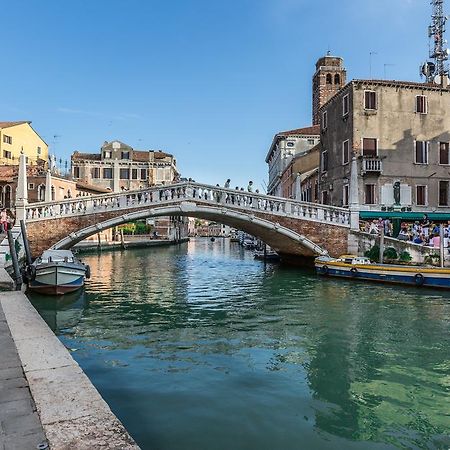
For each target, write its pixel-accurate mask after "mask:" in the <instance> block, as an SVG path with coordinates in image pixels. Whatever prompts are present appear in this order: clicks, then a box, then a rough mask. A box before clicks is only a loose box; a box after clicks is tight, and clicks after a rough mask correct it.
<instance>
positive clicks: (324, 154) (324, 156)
mask: <svg viewBox="0 0 450 450" xmlns="http://www.w3.org/2000/svg"><path fill="white" fill-rule="evenodd" d="M327 170H328V151H327V150H325V151H324V152H322V172H326V171H327Z"/></svg>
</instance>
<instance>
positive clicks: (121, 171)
mask: <svg viewBox="0 0 450 450" xmlns="http://www.w3.org/2000/svg"><path fill="white" fill-rule="evenodd" d="M71 161H72V177H73V179H74V180H76V181H78V180H83V181H85V182H87V183H89V184H94V185H97V186H101V187H102V188H104V189H109V190H110V191H113V192H119V191H121V190H124V189H126V190H134V189H142V188H146V187H149V186H155V185H161V184H169V183H173V182H174V180H176V179H177V178H178V177H179V173H178V170H177V167H176V160H175V158H174V157H173V155H170V154H168V153H165V152H163V151H160V150H147V151H140V150H134V149H133V148H132V147H130V146H129V145H127V144H124V143H123V142H120V141H112V142H105V143H104V144H103V146H102V147H101V149H100V152H99V153H80V152H74V153H73V154H72V157H71Z"/></svg>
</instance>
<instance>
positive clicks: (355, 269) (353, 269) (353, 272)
mask: <svg viewBox="0 0 450 450" xmlns="http://www.w3.org/2000/svg"><path fill="white" fill-rule="evenodd" d="M350 273H351V274H352V276H356V274H357V273H358V269H357V268H356V267H352V268H351V269H350Z"/></svg>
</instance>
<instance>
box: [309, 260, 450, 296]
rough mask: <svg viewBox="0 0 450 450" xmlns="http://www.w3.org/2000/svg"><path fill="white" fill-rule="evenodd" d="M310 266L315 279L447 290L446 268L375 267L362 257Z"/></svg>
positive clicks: (448, 276) (449, 272)
mask: <svg viewBox="0 0 450 450" xmlns="http://www.w3.org/2000/svg"><path fill="white" fill-rule="evenodd" d="M314 265H315V267H316V271H317V273H318V274H319V275H327V276H332V277H344V278H353V279H357V280H370V281H379V282H382V283H397V284H409V285H413V286H425V287H433V288H444V289H450V268H439V267H424V266H411V265H395V264H376V263H372V262H371V261H370V259H369V258H366V257H364V256H354V255H343V256H341V257H340V258H330V257H328V256H320V257H318V258H316V259H315V261H314Z"/></svg>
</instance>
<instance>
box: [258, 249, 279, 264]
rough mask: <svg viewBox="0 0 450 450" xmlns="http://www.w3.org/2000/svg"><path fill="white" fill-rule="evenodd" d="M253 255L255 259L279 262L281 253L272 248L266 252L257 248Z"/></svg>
mask: <svg viewBox="0 0 450 450" xmlns="http://www.w3.org/2000/svg"><path fill="white" fill-rule="evenodd" d="M253 257H254V258H255V259H261V260H263V261H264V260H265V261H272V262H277V261H279V260H280V255H279V254H278V253H277V252H275V251H273V250H272V249H267V251H266V252H264V250H255V253H254V254H253Z"/></svg>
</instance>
